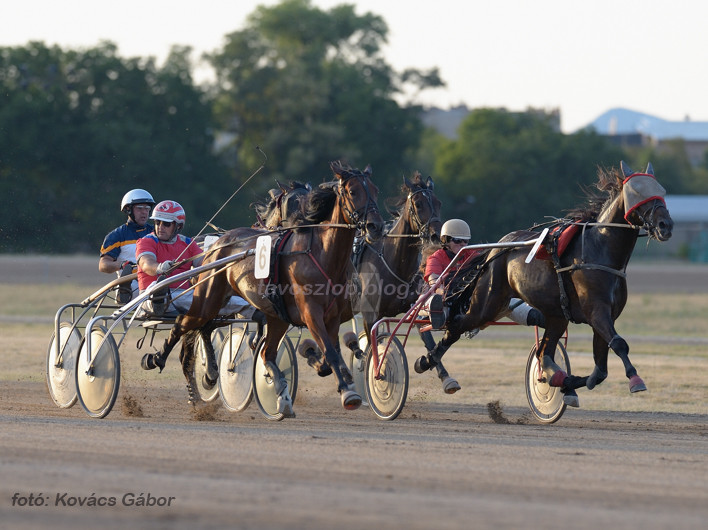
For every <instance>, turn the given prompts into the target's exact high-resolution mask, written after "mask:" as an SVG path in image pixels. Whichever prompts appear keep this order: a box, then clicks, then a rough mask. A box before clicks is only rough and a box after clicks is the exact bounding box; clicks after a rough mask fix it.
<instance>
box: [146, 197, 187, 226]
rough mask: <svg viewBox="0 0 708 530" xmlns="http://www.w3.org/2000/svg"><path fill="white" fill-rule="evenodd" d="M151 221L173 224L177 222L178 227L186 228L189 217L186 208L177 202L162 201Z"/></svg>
mask: <svg viewBox="0 0 708 530" xmlns="http://www.w3.org/2000/svg"><path fill="white" fill-rule="evenodd" d="M150 219H154V220H157V221H165V222H167V223H171V222H172V221H175V222H176V223H177V224H178V225H180V226H184V222H185V221H186V220H187V216H186V215H185V213H184V208H182V206H181V205H180V203H178V202H176V201H162V202H160V203H158V205H157V206H155V209H154V210H153V211H152V215H151V216H150Z"/></svg>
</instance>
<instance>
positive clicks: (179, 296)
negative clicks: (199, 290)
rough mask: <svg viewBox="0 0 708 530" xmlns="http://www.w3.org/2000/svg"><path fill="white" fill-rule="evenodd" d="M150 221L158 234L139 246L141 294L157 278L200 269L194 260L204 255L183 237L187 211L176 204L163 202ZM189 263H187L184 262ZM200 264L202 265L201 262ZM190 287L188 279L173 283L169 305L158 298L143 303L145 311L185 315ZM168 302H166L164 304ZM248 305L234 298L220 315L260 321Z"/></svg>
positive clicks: (139, 241)
mask: <svg viewBox="0 0 708 530" xmlns="http://www.w3.org/2000/svg"><path fill="white" fill-rule="evenodd" d="M150 219H153V220H154V221H155V233H154V234H150V235H148V236H146V237H144V238H142V239H140V240H138V243H137V250H136V257H137V259H138V283H139V284H140V292H141V293H142V292H143V291H145V290H146V289H147V288H148V287H149V286H150V285H152V284H153V283H154V282H155V281H157V280H158V276H162V275H164V276H165V277H167V278H169V277H171V276H174V275H176V274H179V273H181V272H185V271H188V270H189V269H190V268H192V265H197V263H196V261H197V260H194V259H191V260H190V258H195V257H197V256H199V254H201V249H200V248H199V246H198V245H197V244H196V242H195V241H194V240H192V239H191V238H189V237H187V236H185V235H182V234H181V232H182V230H183V228H184V223H185V220H186V216H185V213H184V208H182V206H181V205H180V204H179V203H178V202H176V201H162V202H160V203H159V204H158V205H157V206H155V210H154V211H153V214H152V216H151V217H150ZM184 260H186V261H184ZM198 261H201V259H199V260H198ZM189 285H190V281H189V279H188V278H187V279H184V280H182V281H177V282H173V283H171V284H170V285H169V290H170V297H171V298H172V300H170V301H169V302H170V305H169V307H168V308H166V307H164V305H163V306H162V307H160V302H163V300H161V299H160V297H159V296H155V297H153V299H152V300H146V301H145V302H144V303H143V309H144V310H145V311H147V312H149V313H153V314H160V313H164V312H165V311H172V312H177V313H186V312H187V311H188V310H189V307H190V306H191V305H192V293H193V291H191V290H189V291H186V292H185V289H187V288H188V287H189ZM165 302H166V301H165ZM256 311H257V310H256V309H255V308H254V307H253V306H251V305H249V303H248V302H246V300H244V299H243V298H241V297H240V296H231V298H229V300H227V301H226V304H225V305H224V307H222V309H221V310H220V311H219V314H220V315H232V314H234V313H238V314H239V316H240V317H241V318H250V319H253V318H254V317H256V318H259V317H260V315H262V313H261V312H260V311H258V312H257V313H258V314H256Z"/></svg>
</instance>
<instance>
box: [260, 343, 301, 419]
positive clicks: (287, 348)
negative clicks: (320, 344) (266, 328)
mask: <svg viewBox="0 0 708 530" xmlns="http://www.w3.org/2000/svg"><path fill="white" fill-rule="evenodd" d="M264 347H265V337H263V338H261V340H260V342H259V343H258V347H257V348H256V351H257V352H258V355H256V357H255V358H254V362H253V396H254V397H255V398H256V403H257V404H258V408H259V409H261V412H262V413H263V415H264V416H265V417H266V418H267V419H269V420H274V421H280V420H282V419H283V417H284V416H283V414H282V413H279V412H278V396H277V395H276V393H275V384H274V383H273V380H272V379H271V378H270V376H269V375H268V372H267V371H266V369H265V364H264V363H263V360H262V359H261V356H260V352H261V350H262V349H263V348H264ZM275 364H276V366H277V367H278V368H280V371H281V372H283V375H284V376H285V380H286V381H287V383H288V390H289V391H290V397H291V398H292V400H293V403H295V394H296V393H297V358H296V357H295V348H294V347H293V343H292V342H291V341H290V338H289V337H288V336H287V335H285V336H284V337H283V340H281V341H280V345H279V346H278V357H277V358H276V361H275Z"/></svg>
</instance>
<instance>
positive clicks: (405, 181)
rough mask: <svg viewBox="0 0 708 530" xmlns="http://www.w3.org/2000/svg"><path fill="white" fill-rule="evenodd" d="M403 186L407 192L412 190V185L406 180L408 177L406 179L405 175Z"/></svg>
mask: <svg viewBox="0 0 708 530" xmlns="http://www.w3.org/2000/svg"><path fill="white" fill-rule="evenodd" d="M403 186H404V187H405V188H408V189H409V190H412V189H413V183H412V182H411V181H410V180H408V177H406V176H405V175H403Z"/></svg>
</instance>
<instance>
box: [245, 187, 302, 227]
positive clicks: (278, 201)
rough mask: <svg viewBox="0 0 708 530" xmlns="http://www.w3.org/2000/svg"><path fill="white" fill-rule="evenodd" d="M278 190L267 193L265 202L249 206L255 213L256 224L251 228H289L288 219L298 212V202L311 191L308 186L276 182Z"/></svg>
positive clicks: (289, 222)
mask: <svg viewBox="0 0 708 530" xmlns="http://www.w3.org/2000/svg"><path fill="white" fill-rule="evenodd" d="M276 182H277V184H278V188H274V189H272V190H270V191H269V192H268V200H267V201H257V202H254V203H253V204H251V207H252V208H253V209H254V210H255V211H256V219H257V221H256V223H255V224H254V225H253V228H264V229H266V230H277V229H278V228H287V227H289V226H291V221H290V220H289V218H290V217H291V216H293V215H296V214H297V212H298V211H299V210H300V200H301V198H302V197H303V196H305V195H307V194H308V193H309V192H310V191H312V186H310V184H309V183H308V184H305V183H302V182H298V181H296V180H293V181H290V182H289V183H288V184H287V185H283V184H281V183H280V182H278V181H277V180H276Z"/></svg>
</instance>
